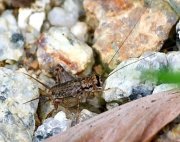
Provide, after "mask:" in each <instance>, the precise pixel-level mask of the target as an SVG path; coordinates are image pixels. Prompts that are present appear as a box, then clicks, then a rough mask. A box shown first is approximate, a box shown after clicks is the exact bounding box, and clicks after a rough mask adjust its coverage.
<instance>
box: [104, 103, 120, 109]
mask: <svg viewBox="0 0 180 142" xmlns="http://www.w3.org/2000/svg"><path fill="white" fill-rule="evenodd" d="M117 106H119V104H118V103H107V104H106V108H107V109H108V110H110V109H113V108H115V107H117Z"/></svg>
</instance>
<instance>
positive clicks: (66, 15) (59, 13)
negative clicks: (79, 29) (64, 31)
mask: <svg viewBox="0 0 180 142" xmlns="http://www.w3.org/2000/svg"><path fill="white" fill-rule="evenodd" d="M79 12H80V2H79V1H78V0H66V1H64V3H63V6H62V7H54V8H53V9H52V10H51V11H50V12H49V13H48V20H49V22H50V23H51V24H52V25H53V26H65V27H72V26H73V25H74V24H75V23H76V22H77V20H78V18H79ZM62 17H63V18H62Z"/></svg>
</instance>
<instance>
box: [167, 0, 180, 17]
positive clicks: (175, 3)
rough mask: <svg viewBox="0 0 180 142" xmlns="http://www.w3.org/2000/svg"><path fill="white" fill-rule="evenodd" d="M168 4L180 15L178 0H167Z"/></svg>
mask: <svg viewBox="0 0 180 142" xmlns="http://www.w3.org/2000/svg"><path fill="white" fill-rule="evenodd" d="M168 2H169V4H170V5H171V6H172V7H173V9H174V11H176V13H177V14H179V16H180V0H168Z"/></svg>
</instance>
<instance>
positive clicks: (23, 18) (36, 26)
mask: <svg viewBox="0 0 180 142" xmlns="http://www.w3.org/2000/svg"><path fill="white" fill-rule="evenodd" d="M44 20H45V12H44V11H43V10H41V9H40V10H36V9H33V8H20V9H19V13H18V26H19V28H20V29H21V30H22V32H23V34H24V36H25V39H26V41H27V43H33V42H34V41H35V40H36V38H37V37H38V36H39V33H40V30H41V27H42V24H43V22H44ZM37 21H38V22H37Z"/></svg>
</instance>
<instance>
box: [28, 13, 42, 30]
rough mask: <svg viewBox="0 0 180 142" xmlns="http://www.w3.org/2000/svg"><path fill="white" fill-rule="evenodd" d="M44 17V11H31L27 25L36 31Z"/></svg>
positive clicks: (39, 28)
mask: <svg viewBox="0 0 180 142" xmlns="http://www.w3.org/2000/svg"><path fill="white" fill-rule="evenodd" d="M44 19H45V13H44V12H36V13H33V14H31V16H30V17H29V25H30V26H31V27H33V28H34V29H35V30H36V31H38V32H40V30H41V27H42V24H43V21H44Z"/></svg>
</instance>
